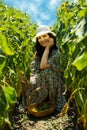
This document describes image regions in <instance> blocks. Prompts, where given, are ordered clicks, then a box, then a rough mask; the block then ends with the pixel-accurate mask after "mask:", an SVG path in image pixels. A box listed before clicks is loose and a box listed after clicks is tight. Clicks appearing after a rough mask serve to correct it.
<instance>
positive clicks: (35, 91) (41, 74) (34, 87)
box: [26, 50, 66, 111]
mask: <svg viewBox="0 0 87 130" xmlns="http://www.w3.org/2000/svg"><path fill="white" fill-rule="evenodd" d="M59 57H60V52H59V50H53V51H52V54H51V56H50V57H49V59H48V63H49V64H50V65H51V67H50V68H48V69H44V70H41V69H40V68H39V66H40V59H39V58H38V57H35V58H34V59H33V61H32V63H31V73H30V84H29V86H28V88H27V91H26V95H27V104H33V103H41V102H42V101H43V100H44V99H45V98H46V97H47V95H49V99H52V98H54V97H55V104H56V109H57V110H58V111H60V110H61V109H62V108H63V106H64V104H65V101H66V99H65V96H64V95H63V92H64V88H63V81H62V75H61V72H60V63H59Z"/></svg>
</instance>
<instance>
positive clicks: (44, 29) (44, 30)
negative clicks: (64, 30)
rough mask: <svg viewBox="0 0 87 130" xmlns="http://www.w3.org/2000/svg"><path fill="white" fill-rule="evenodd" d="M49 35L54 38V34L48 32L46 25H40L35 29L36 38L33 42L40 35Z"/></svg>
mask: <svg viewBox="0 0 87 130" xmlns="http://www.w3.org/2000/svg"><path fill="white" fill-rule="evenodd" d="M46 33H51V34H52V35H53V36H56V35H55V33H54V32H52V31H51V30H50V28H49V27H48V26H46V25H41V26H39V27H38V28H37V32H36V36H35V37H34V39H33V41H34V42H36V38H37V37H38V36H40V35H43V34H46Z"/></svg>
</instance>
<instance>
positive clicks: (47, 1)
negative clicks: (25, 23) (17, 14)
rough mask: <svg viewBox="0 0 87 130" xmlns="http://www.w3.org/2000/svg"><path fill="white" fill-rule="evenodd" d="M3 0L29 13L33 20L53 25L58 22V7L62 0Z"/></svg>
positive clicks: (40, 23) (39, 23)
mask: <svg viewBox="0 0 87 130" xmlns="http://www.w3.org/2000/svg"><path fill="white" fill-rule="evenodd" d="M3 2H4V3H5V4H7V5H10V6H11V7H15V8H17V9H19V10H21V11H23V12H25V13H27V14H29V15H30V17H31V21H32V22H35V23H37V24H38V25H43V24H44V25H48V26H51V25H53V24H55V22H56V9H57V8H58V7H59V6H60V4H61V2H62V0H3Z"/></svg>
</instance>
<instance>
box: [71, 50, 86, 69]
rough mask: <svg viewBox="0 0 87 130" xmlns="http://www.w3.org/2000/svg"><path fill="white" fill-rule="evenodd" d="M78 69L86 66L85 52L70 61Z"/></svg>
mask: <svg viewBox="0 0 87 130" xmlns="http://www.w3.org/2000/svg"><path fill="white" fill-rule="evenodd" d="M72 65H73V66H75V67H76V68H77V69H78V70H79V71H81V70H82V69H84V68H85V67H86V66H87V52H84V53H83V54H82V55H81V56H79V57H78V58H76V59H75V61H74V62H73V63H72Z"/></svg>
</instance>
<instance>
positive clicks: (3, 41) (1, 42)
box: [0, 33, 14, 55]
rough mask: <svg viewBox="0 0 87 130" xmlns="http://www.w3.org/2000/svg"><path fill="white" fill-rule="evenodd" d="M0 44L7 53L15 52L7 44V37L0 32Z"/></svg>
mask: <svg viewBox="0 0 87 130" xmlns="http://www.w3.org/2000/svg"><path fill="white" fill-rule="evenodd" d="M0 45H1V47H2V50H3V51H4V52H5V53H6V54H7V55H13V54H14V52H12V51H11V49H10V48H9V47H8V45H7V41H6V37H5V36H4V35H3V34H2V33H0Z"/></svg>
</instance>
